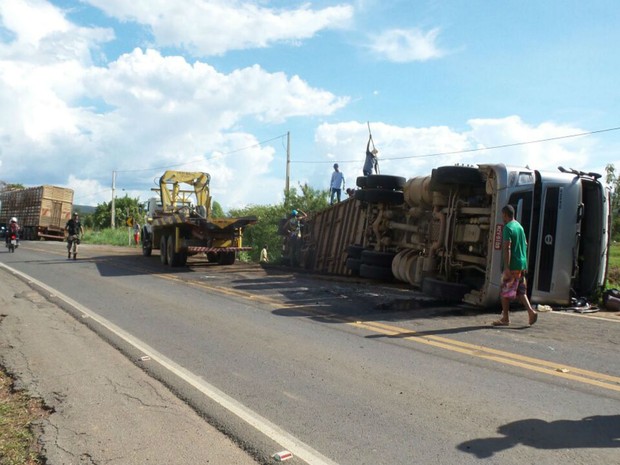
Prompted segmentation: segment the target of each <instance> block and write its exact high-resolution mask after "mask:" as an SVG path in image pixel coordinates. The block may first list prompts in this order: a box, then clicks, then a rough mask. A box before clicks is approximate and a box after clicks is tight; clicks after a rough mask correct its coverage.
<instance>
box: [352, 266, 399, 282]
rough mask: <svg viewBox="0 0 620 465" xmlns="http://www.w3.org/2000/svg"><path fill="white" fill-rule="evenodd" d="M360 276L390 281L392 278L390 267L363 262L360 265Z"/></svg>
mask: <svg viewBox="0 0 620 465" xmlns="http://www.w3.org/2000/svg"><path fill="white" fill-rule="evenodd" d="M360 276H361V277H362V278H370V279H377V280H380V281H392V280H393V279H394V275H393V274H392V268H386V267H384V266H373V265H366V264H364V263H362V264H361V265H360Z"/></svg>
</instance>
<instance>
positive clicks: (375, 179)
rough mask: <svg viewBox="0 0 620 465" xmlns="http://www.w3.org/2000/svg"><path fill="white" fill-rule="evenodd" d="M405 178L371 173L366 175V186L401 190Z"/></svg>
mask: <svg viewBox="0 0 620 465" xmlns="http://www.w3.org/2000/svg"><path fill="white" fill-rule="evenodd" d="M406 181H407V180H406V179H405V178H403V177H402V176H390V175H387V174H371V175H370V176H367V177H366V187H367V188H369V189H386V190H397V191H402V190H403V188H404V187H405V182H406Z"/></svg>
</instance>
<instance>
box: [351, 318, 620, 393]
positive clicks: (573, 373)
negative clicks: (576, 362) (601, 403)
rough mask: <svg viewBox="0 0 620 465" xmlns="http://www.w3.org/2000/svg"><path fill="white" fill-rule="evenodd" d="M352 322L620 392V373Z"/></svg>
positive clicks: (380, 331)
mask: <svg viewBox="0 0 620 465" xmlns="http://www.w3.org/2000/svg"><path fill="white" fill-rule="evenodd" d="M348 324H349V325H352V326H356V327H358V328H364V329H367V330H369V331H372V332H376V333H380V334H385V335H387V336H391V337H399V338H402V339H405V340H408V341H413V342H417V343H420V344H426V345H429V346H434V347H439V348H442V349H446V350H450V351H452V352H459V353H462V354H465V355H469V356H472V357H477V358H482V359H486V360H492V361H495V362H498V363H503V364H506V365H512V366H516V367H520V368H524V369H527V370H531V371H536V372H539V373H545V374H548V375H552V376H557V377H560V378H564V379H571V380H574V381H579V382H581V383H586V384H591V385H594V386H598V387H602V388H605V389H610V390H612V391H618V392H620V377H617V376H611V375H607V374H604V373H598V372H594V371H589V370H584V369H581V368H576V367H572V366H566V365H562V364H558V363H555V362H550V361H547V360H542V359H537V358H532V357H527V356H524V355H519V354H515V353H512V352H506V351H503V350H497V349H493V348H490V347H485V346H481V345H477V344H469V343H467V342H462V341H457V340H454V339H449V338H445V337H441V336H429V335H421V334H420V335H417V334H416V332H415V331H409V330H406V329H404V328H399V327H397V326H392V325H387V324H384V323H380V322H355V323H348ZM605 381H609V382H605Z"/></svg>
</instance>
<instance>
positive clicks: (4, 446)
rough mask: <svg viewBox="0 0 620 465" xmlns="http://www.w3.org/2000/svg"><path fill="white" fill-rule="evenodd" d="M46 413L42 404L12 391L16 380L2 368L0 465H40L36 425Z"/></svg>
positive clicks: (0, 390)
mask: <svg viewBox="0 0 620 465" xmlns="http://www.w3.org/2000/svg"><path fill="white" fill-rule="evenodd" d="M46 415H47V411H46V410H45V408H43V406H42V404H41V402H40V401H38V400H36V399H32V398H30V397H29V396H28V395H27V394H26V393H24V392H22V391H14V390H13V380H12V379H11V378H10V377H9V376H8V375H7V374H6V373H5V372H4V371H3V370H2V367H0V465H40V464H42V463H44V462H43V461H42V459H41V457H40V454H39V448H38V443H37V438H36V436H35V433H34V431H33V428H32V426H33V422H35V421H37V420H39V419H41V418H44V417H45V416H46Z"/></svg>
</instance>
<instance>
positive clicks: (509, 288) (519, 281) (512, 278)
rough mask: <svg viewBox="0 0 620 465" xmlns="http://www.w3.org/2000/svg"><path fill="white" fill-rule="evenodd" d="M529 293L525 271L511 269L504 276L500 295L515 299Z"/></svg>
mask: <svg viewBox="0 0 620 465" xmlns="http://www.w3.org/2000/svg"><path fill="white" fill-rule="evenodd" d="M526 294H527V281H526V280H525V271H522V270H510V272H509V273H508V275H506V274H504V275H503V276H502V287H501V289H500V295H501V296H502V297H504V298H506V299H514V298H515V297H516V296H518V295H526Z"/></svg>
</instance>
